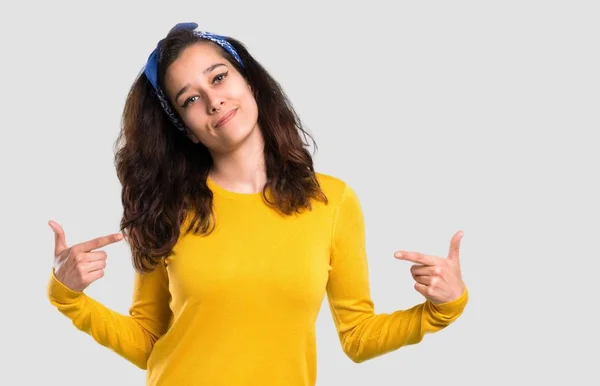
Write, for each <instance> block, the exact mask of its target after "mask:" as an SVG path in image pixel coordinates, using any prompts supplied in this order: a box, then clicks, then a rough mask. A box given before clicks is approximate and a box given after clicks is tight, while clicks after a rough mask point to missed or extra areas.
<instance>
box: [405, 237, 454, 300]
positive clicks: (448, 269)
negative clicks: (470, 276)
mask: <svg viewBox="0 0 600 386" xmlns="http://www.w3.org/2000/svg"><path fill="white" fill-rule="evenodd" d="M463 234H464V233H463V232H462V231H458V232H456V233H455V234H454V236H453V237H452V240H451V241H450V252H449V254H448V257H446V258H443V257H438V256H431V255H426V254H423V253H419V252H408V251H403V250H400V251H397V252H396V253H394V256H395V257H396V258H397V259H399V260H406V261H412V262H413V263H415V264H414V265H413V266H412V267H411V268H410V272H411V274H412V277H413V279H415V281H416V283H415V290H417V291H418V292H419V293H420V294H422V295H423V296H425V298H426V299H427V300H429V301H431V302H432V303H434V304H440V303H447V302H451V301H453V300H456V299H458V298H459V297H460V296H461V295H462V294H463V292H464V290H465V283H464V282H463V280H462V275H461V271H460V258H459V250H460V241H461V239H462V237H463Z"/></svg>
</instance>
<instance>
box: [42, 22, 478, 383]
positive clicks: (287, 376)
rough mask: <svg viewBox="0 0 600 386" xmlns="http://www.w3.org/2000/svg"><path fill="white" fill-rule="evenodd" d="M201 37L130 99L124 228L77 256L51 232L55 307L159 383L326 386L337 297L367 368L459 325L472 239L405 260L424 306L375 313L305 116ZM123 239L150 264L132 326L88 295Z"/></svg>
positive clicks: (182, 39)
mask: <svg viewBox="0 0 600 386" xmlns="http://www.w3.org/2000/svg"><path fill="white" fill-rule="evenodd" d="M196 28H197V24H195V23H181V24H178V25H176V26H175V27H174V28H173V29H172V30H171V31H170V32H169V34H168V35H167V36H166V38H165V39H163V40H161V41H160V42H159V44H158V45H157V48H156V49H155V51H154V52H152V54H151V55H150V57H149V58H148V62H147V64H146V66H145V70H144V73H143V74H141V75H140V76H139V77H138V78H137V80H136V81H135V83H134V84H133V86H132V88H131V91H130V93H129V95H128V98H127V101H126V105H125V109H124V113H123V125H122V132H121V134H120V136H119V142H120V145H121V146H120V148H119V149H118V151H117V153H116V166H117V172H118V176H119V179H120V181H121V183H122V185H123V190H122V201H123V205H124V213H123V218H122V221H121V230H122V233H118V234H113V235H108V236H105V237H100V238H97V239H94V240H91V241H88V242H84V243H80V244H77V245H72V246H69V245H67V243H66V240H65V235H64V231H63V229H62V228H61V226H60V225H59V224H57V223H55V222H53V221H51V222H50V226H51V228H52V229H53V230H54V232H55V236H56V238H55V240H56V242H55V263H54V266H53V269H52V275H51V277H50V281H49V285H48V296H49V299H50V301H51V303H52V304H53V305H54V306H56V307H57V309H58V310H59V311H60V312H62V313H63V314H64V315H66V316H67V317H68V318H70V319H71V320H72V322H73V324H74V325H75V326H76V327H77V328H78V329H80V330H82V331H85V332H86V333H88V334H90V335H91V336H92V337H93V338H94V339H95V340H96V341H97V342H98V343H100V344H102V345H104V346H106V347H109V348H110V349H112V350H114V351H115V352H116V353H118V354H119V355H121V356H123V357H124V358H126V359H127V360H129V361H131V362H133V363H134V364H135V365H137V366H139V367H140V368H143V369H147V384H148V385H160V386H169V385H177V386H179V385H211V386H221V385H223V386H225V385H227V386H232V385H236V386H240V385H261V386H262V385H270V386H277V385H282V386H283V385H285V386H309V385H314V384H315V383H316V346H315V321H316V318H317V314H318V312H319V309H320V306H321V303H322V300H323V297H324V296H325V295H327V297H328V301H329V305H330V309H331V313H332V316H333V320H334V322H335V326H336V327H337V331H338V332H339V338H340V342H341V346H342V348H343V350H344V352H345V353H346V354H347V355H348V356H349V357H350V358H351V359H352V360H353V361H355V362H363V361H365V360H368V359H371V358H374V357H376V356H379V355H382V354H384V353H387V352H390V351H392V350H396V349H398V348H400V347H402V346H405V345H409V344H415V343H418V342H420V341H421V340H422V339H423V337H424V335H425V334H426V333H431V332H435V331H439V330H440V329H442V328H444V327H446V326H448V325H449V324H450V323H452V322H453V321H454V320H456V319H457V318H458V317H459V316H460V315H461V313H462V312H463V310H464V307H465V305H466V303H467V299H468V294H467V290H466V287H465V284H464V282H463V280H462V278H461V271H460V263H459V243H460V239H461V237H462V232H457V233H456V234H455V235H454V237H453V238H452V240H451V246H450V252H449V255H448V256H447V257H446V258H441V257H436V256H428V255H424V254H420V253H413V252H407V251H398V252H397V253H396V257H398V258H401V259H405V260H408V261H411V262H414V263H415V264H414V265H413V267H412V268H411V272H412V274H413V277H414V278H415V281H416V284H415V289H416V290H417V291H419V292H420V293H422V294H423V295H424V296H425V298H426V300H425V301H424V302H423V303H422V304H418V305H416V306H414V307H412V308H410V309H407V310H398V311H396V312H394V313H391V314H375V313H374V305H373V301H372V300H371V297H370V290H369V282H368V272H367V269H368V266H367V258H366V253H365V231H364V222H363V216H362V212H361V208H360V204H359V200H358V198H357V195H356V194H355V192H354V191H353V189H352V188H351V187H350V186H349V185H347V184H346V183H345V182H343V181H342V180H340V179H338V178H336V177H333V176H330V175H325V174H322V173H318V172H315V171H314V167H313V161H312V158H311V156H310V154H309V152H308V151H307V150H306V148H305V146H306V145H307V144H306V143H305V142H304V141H303V140H302V137H303V136H304V137H305V138H306V136H307V133H306V132H305V131H304V130H303V129H302V126H301V123H300V120H299V119H298V117H297V116H296V114H295V112H294V110H293V109H292V107H291V104H290V103H289V102H288V100H287V98H286V96H285V95H284V93H283V91H282V90H281V88H280V86H279V85H278V83H277V82H276V81H275V80H274V79H273V78H272V77H271V76H270V75H269V74H268V73H267V72H266V71H265V69H264V68H263V67H262V66H261V65H260V64H259V63H258V62H257V61H256V60H255V59H254V58H253V57H252V56H251V55H250V54H249V53H248V51H247V49H246V48H245V47H244V45H242V43H240V42H239V41H237V40H235V39H232V38H229V37H223V36H218V35H214V34H210V33H206V32H201V31H197V30H196ZM122 237H125V238H126V240H127V242H128V243H129V245H130V247H131V251H132V256H133V263H134V267H135V268H136V276H135V291H134V296H133V303H132V305H131V308H130V310H129V315H122V314H120V313H117V312H115V311H113V310H110V309H108V308H107V307H105V306H103V305H102V304H101V303H99V302H97V301H95V300H94V299H92V298H90V297H88V296H87V295H86V294H85V293H84V292H83V291H84V289H85V288H87V286H89V285H90V283H92V282H93V281H95V280H97V279H99V278H100V277H102V276H103V272H104V268H105V266H106V253H105V252H103V251H101V250H99V249H100V248H102V247H103V246H106V245H108V244H110V243H114V242H117V241H119V240H121V239H122ZM400 253H402V256H401V257H400Z"/></svg>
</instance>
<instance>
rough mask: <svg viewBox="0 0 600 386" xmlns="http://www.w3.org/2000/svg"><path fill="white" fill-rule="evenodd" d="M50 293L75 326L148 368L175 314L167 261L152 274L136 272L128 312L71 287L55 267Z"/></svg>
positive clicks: (58, 307) (50, 296) (60, 309)
mask: <svg viewBox="0 0 600 386" xmlns="http://www.w3.org/2000/svg"><path fill="white" fill-rule="evenodd" d="M47 295H48V298H49V300H50V303H51V304H52V305H54V306H55V307H56V308H57V309H58V311H60V312H61V313H62V314H63V315H65V316H66V317H67V318H69V319H70V320H71V321H72V323H73V325H75V327H77V328H78V329H79V330H81V331H83V332H85V333H87V334H89V335H91V336H92V337H93V338H94V339H95V340H96V341H97V342H98V343H100V344H101V345H103V346H105V347H108V348H110V349H112V350H113V351H114V352H116V353H117V354H119V355H120V356H122V357H124V358H125V359H127V360H129V361H130V362H132V363H134V364H135V365H136V366H138V367H140V368H142V369H146V368H147V361H148V357H149V356H150V353H151V351H152V347H153V346H154V343H155V342H156V341H157V340H158V338H159V337H160V336H162V335H163V334H164V333H165V332H166V330H167V328H168V325H169V321H170V317H171V311H170V308H169V299H170V295H169V288H168V278H167V273H166V267H165V265H164V263H163V262H161V263H160V264H159V265H158V266H157V267H156V268H155V269H154V270H153V271H152V272H150V273H146V274H139V273H137V272H136V273H135V279H134V292H133V301H132V304H131V306H130V307H129V314H128V315H124V314H121V313H118V312H116V311H113V310H111V309H109V308H107V307H106V306H104V305H102V304H101V303H99V302H98V301H96V300H94V299H92V298H91V297H89V296H87V295H86V294H85V293H84V292H78V291H73V290H71V289H70V288H68V287H67V286H65V285H64V284H63V283H61V282H60V281H59V280H58V279H57V278H56V276H55V275H54V269H52V273H51V277H50V280H49V283H48V286H47Z"/></svg>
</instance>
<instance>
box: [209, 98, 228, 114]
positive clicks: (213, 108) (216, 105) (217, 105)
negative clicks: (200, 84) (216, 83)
mask: <svg viewBox="0 0 600 386" xmlns="http://www.w3.org/2000/svg"><path fill="white" fill-rule="evenodd" d="M207 97H208V103H207V104H206V106H207V108H208V113H209V114H214V113H217V112H219V111H220V110H221V107H222V106H223V104H224V103H225V100H224V98H223V97H221V96H220V95H219V94H216V93H212V94H207Z"/></svg>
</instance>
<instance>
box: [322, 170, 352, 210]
mask: <svg viewBox="0 0 600 386" xmlns="http://www.w3.org/2000/svg"><path fill="white" fill-rule="evenodd" d="M315 175H316V178H317V181H318V182H319V185H320V186H321V189H323V193H325V195H326V196H327V198H328V199H329V200H330V201H331V202H332V203H333V204H334V205H336V204H339V203H340V202H341V201H342V200H344V199H345V198H349V197H350V198H353V199H357V197H356V192H355V191H354V189H353V188H352V186H350V185H349V184H348V182H346V181H345V180H343V179H342V178H340V177H337V176H333V175H331V174H325V173H321V172H315Z"/></svg>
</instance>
